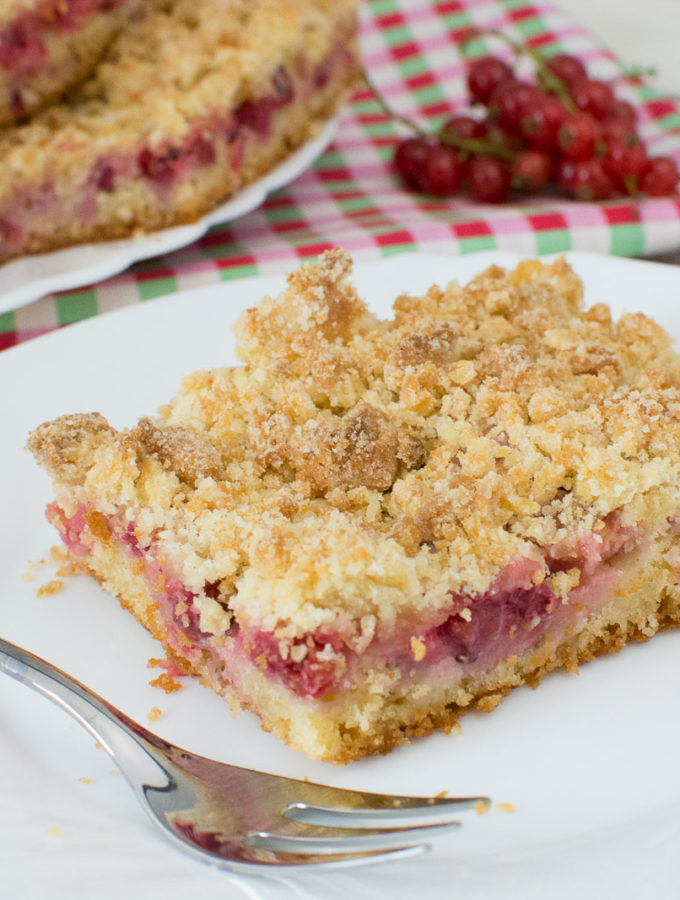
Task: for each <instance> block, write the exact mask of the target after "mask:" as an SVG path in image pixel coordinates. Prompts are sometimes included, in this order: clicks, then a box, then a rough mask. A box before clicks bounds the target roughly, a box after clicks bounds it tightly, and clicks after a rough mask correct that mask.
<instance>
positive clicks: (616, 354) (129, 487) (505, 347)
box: [29, 250, 680, 707]
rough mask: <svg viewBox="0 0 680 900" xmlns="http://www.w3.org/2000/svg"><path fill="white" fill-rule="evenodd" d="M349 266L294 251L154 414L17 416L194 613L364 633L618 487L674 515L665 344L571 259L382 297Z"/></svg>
mask: <svg viewBox="0 0 680 900" xmlns="http://www.w3.org/2000/svg"><path fill="white" fill-rule="evenodd" d="M350 272H351V262H350V260H349V258H348V256H347V255H346V254H344V253H343V252H341V251H340V250H334V251H331V252H329V253H325V254H323V255H322V256H321V257H320V259H319V261H318V263H316V264H311V263H309V264H305V265H303V266H301V267H300V268H299V269H298V270H297V272H295V273H294V274H292V275H291V276H289V278H288V285H287V288H286V290H285V291H284V293H283V294H282V295H281V296H279V297H276V298H271V297H267V298H265V299H264V300H263V301H262V302H261V303H260V304H259V306H257V307H256V308H254V309H250V310H248V311H247V312H244V313H243V314H242V315H241V316H240V318H239V320H238V322H237V324H236V327H235V331H236V335H237V341H238V343H237V354H238V356H239V358H240V359H241V360H242V361H243V363H244V365H242V366H236V367H234V368H222V369H214V370H211V371H199V372H196V373H194V374H192V375H190V376H188V377H187V378H186V379H185V380H184V383H183V385H182V388H181V390H180V392H179V393H178V395H177V396H176V398H175V399H174V400H173V401H172V403H170V404H169V405H168V406H166V407H164V408H163V409H162V410H161V413H160V417H159V418H158V419H157V420H155V421H153V422H152V421H150V420H148V419H143V420H141V422H140V423H139V425H138V426H137V427H136V428H133V429H132V430H130V431H128V432H116V431H114V430H113V429H111V428H109V427H108V425H107V423H106V421H105V420H104V419H103V418H102V417H101V416H99V415H98V414H92V415H91V416H80V417H77V416H76V417H73V416H69V417H65V418H64V419H61V420H57V422H56V423H50V424H46V425H43V426H40V428H38V429H37V430H36V431H35V432H34V433H33V435H32V436H31V439H30V441H29V446H30V448H31V449H32V450H33V451H34V453H35V454H36V456H37V457H38V459H39V460H40V461H41V462H42V463H43V464H44V465H45V466H46V467H47V468H48V469H49V470H50V471H51V472H52V474H53V475H55V476H56V478H57V482H59V481H64V482H65V483H66V487H65V488H64V491H63V492H64V493H65V494H68V501H67V503H68V504H70V508H73V502H74V498H77V497H82V498H83V500H84V502H86V503H87V504H88V505H89V506H94V507H96V508H98V509H100V510H101V511H102V512H103V513H104V514H106V515H110V514H111V513H113V512H115V511H116V510H119V509H121V507H123V508H124V509H125V510H126V513H125V514H126V516H127V517H128V520H130V521H134V523H135V534H136V535H137V536H138V538H139V539H140V540H142V541H143V540H144V539H145V537H147V538H148V537H150V536H151V535H155V536H156V539H157V540H158V541H159V547H160V552H161V554H162V555H163V557H164V558H168V559H170V560H171V566H172V568H173V569H174V570H175V571H177V572H178V573H179V574H180V576H181V577H182V578H183V580H184V583H185V584H186V586H187V587H188V589H189V590H191V591H195V592H196V594H197V599H196V604H197V606H198V608H199V609H200V612H201V628H202V629H203V630H205V631H208V632H209V633H212V634H222V633H224V632H225V630H226V629H227V628H228V627H229V623H230V622H231V621H232V616H235V617H236V618H237V619H238V620H239V621H241V622H242V623H245V624H257V625H258V626H260V627H263V628H265V629H266V630H269V631H274V630H276V634H277V636H278V637H279V638H280V640H281V641H282V647H283V646H284V643H285V641H288V642H290V641H291V640H292V639H294V638H295V637H296V636H299V635H302V634H306V633H309V632H310V631H314V629H315V628H319V627H324V628H326V627H328V626H329V625H330V624H331V623H335V624H336V625H337V626H338V627H341V628H342V629H343V633H344V634H345V638H346V640H348V641H350V642H351V641H359V642H360V641H361V640H363V637H362V635H363V631H362V630H361V629H362V628H363V626H361V628H360V626H359V624H358V623H360V622H364V623H372V624H370V627H371V628H373V629H375V627H376V623H379V624H380V625H381V626H385V627H387V628H388V629H389V628H390V627H392V626H393V625H394V624H395V623H396V622H397V621H398V620H399V618H400V616H402V615H404V614H409V612H410V613H411V614H412V612H413V607H414V603H415V599H414V598H419V599H418V601H417V602H418V604H419V610H418V615H420V616H431V615H433V614H434V613H435V612H436V610H437V609H441V608H444V607H446V606H447V605H448V604H450V598H451V593H452V592H453V593H455V592H468V593H474V592H479V591H484V590H486V589H487V588H488V587H489V584H490V583H491V582H492V581H493V579H494V578H495V577H496V575H497V574H498V572H499V571H500V570H501V569H502V568H503V567H504V566H505V565H507V564H508V563H510V562H511V561H512V560H514V559H516V558H518V557H524V558H529V559H533V560H536V562H537V563H538V565H539V567H540V568H541V572H540V573H539V574H540V576H541V578H543V577H545V563H544V556H545V551H546V548H548V547H550V546H552V545H554V544H557V543H559V542H561V541H564V542H566V543H567V544H569V543H571V544H572V545H573V544H575V542H577V541H578V540H580V539H582V538H585V537H587V536H589V535H591V534H592V533H594V532H595V533H597V532H598V529H600V528H601V527H602V523H603V521H604V520H605V519H606V518H607V516H609V515H610V514H611V513H612V512H614V511H620V515H621V516H622V524H623V525H624V526H625V525H626V524H630V523H633V524H637V523H640V522H657V521H662V520H663V521H665V517H666V516H670V515H675V513H676V511H677V509H678V508H680V496H679V490H680V489H679V485H680V363H679V361H678V358H677V357H676V355H675V354H674V352H673V351H672V349H671V344H670V339H669V337H668V336H667V335H666V333H665V332H664V331H663V330H662V329H661V328H660V327H659V326H657V325H655V324H654V323H653V322H651V321H650V320H649V319H647V318H646V317H645V316H643V315H642V314H640V313H634V314H628V315H624V316H622V317H621V319H620V320H619V321H618V322H613V321H612V318H611V315H610V313H609V310H608V309H607V307H606V306H604V305H603V304H601V303H598V304H596V305H595V306H593V307H591V308H590V309H589V310H584V307H583V300H582V286H581V283H580V281H579V279H578V278H577V277H576V275H575V274H574V273H573V272H572V270H571V269H570V267H569V266H568V264H567V263H566V262H565V261H564V260H559V261H557V262H555V263H552V264H549V265H545V264H542V263H540V262H538V261H533V260H528V261H524V262H522V263H520V264H519V265H518V266H517V267H516V268H515V269H514V270H513V271H510V272H506V271H505V270H504V269H501V268H499V267H497V266H494V267H491V268H489V269H487V270H486V271H485V272H483V273H481V274H480V275H479V276H478V277H476V278H474V279H473V280H472V281H471V282H470V283H469V284H468V285H467V286H465V287H461V286H460V285H458V284H457V283H456V282H451V283H450V284H448V285H446V286H443V287H436V286H434V287H431V288H430V289H429V290H428V291H427V293H426V294H425V296H423V297H412V296H409V295H403V296H401V297H399V298H398V299H397V300H396V302H395V305H394V309H395V314H394V318H393V319H392V320H390V321H379V320H378V319H377V318H376V317H375V316H374V315H373V314H372V313H371V312H370V311H369V310H368V309H367V307H366V305H365V304H364V302H363V301H362V300H361V299H360V298H359V297H358V295H357V293H356V291H355V289H354V287H353V285H352V283H351V281H350V278H349V276H350ZM592 299H595V300H599V299H600V298H597V297H595V298H592ZM57 486H58V489H59V484H58V485H57ZM576 583H577V573H576V572H574V571H573V570H570V571H569V572H566V573H563V574H558V575H557V576H555V577H554V578H553V582H551V585H552V587H553V589H555V590H557V592H558V593H559V594H560V595H562V594H564V593H565V592H566V591H567V590H568V589H569V588H571V587H573V586H574V585H575V584H576ZM206 584H212V585H216V586H218V590H219V596H218V600H215V599H213V597H208V596H205V595H204V593H203V588H204V586H205V585H206ZM465 612H466V610H463V612H462V613H461V615H464V614H465ZM468 614H469V610H468ZM348 620H349V621H350V622H352V623H353V624H349V625H348ZM366 627H369V625H366ZM296 652H297V651H296ZM415 652H419V650H418V646H417V645H416V650H415ZM495 702H496V699H495V697H494V698H492V699H487V700H486V701H485V703H486V705H487V707H488V706H490V705H491V704H492V703H495Z"/></svg>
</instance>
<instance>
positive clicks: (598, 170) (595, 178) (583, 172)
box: [570, 159, 614, 202]
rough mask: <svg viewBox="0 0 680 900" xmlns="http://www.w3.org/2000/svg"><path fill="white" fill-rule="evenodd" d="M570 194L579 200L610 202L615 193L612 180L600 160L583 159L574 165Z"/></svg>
mask: <svg viewBox="0 0 680 900" xmlns="http://www.w3.org/2000/svg"><path fill="white" fill-rule="evenodd" d="M570 187H571V190H570V193H571V194H572V195H573V196H574V197H576V198H577V199H578V200H587V201H589V202H590V201H593V200H608V199H609V198H610V197H611V196H612V194H613V193H614V185H613V184H612V182H611V178H610V177H609V175H607V173H606V172H605V170H604V167H603V165H602V163H601V161H600V160H599V159H583V160H580V161H579V162H576V163H574V171H573V172H572V174H571V185H570Z"/></svg>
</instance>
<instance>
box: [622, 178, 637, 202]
mask: <svg viewBox="0 0 680 900" xmlns="http://www.w3.org/2000/svg"><path fill="white" fill-rule="evenodd" d="M623 183H624V185H625V187H626V192H627V193H628V194H630V196H631V197H634V196H635V195H636V194H637V193H638V179H637V175H625V176H624V178H623Z"/></svg>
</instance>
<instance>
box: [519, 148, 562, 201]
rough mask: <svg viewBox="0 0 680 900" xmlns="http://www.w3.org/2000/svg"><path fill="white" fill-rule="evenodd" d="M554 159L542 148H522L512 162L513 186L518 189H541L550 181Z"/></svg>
mask: <svg viewBox="0 0 680 900" xmlns="http://www.w3.org/2000/svg"><path fill="white" fill-rule="evenodd" d="M551 171H552V159H551V158H550V156H549V155H548V154H547V153H543V152H542V151H540V150H522V151H521V152H520V153H518V154H517V156H516V157H515V158H514V159H513V161H512V164H511V174H512V186H513V187H514V188H516V189H517V190H518V191H540V190H541V188H543V187H545V186H546V184H547V183H548V182H549V181H550V174H551Z"/></svg>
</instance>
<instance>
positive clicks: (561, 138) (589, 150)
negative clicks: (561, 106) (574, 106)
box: [558, 113, 600, 161]
mask: <svg viewBox="0 0 680 900" xmlns="http://www.w3.org/2000/svg"><path fill="white" fill-rule="evenodd" d="M599 136H600V132H599V130H598V128H597V123H596V122H595V120H594V119H592V118H591V117H590V116H588V115H586V114H585V113H576V114H574V115H573V116H567V118H566V119H565V120H564V122H563V123H562V126H561V128H560V130H559V135H558V143H559V148H560V150H561V151H562V153H563V155H564V156H566V158H567V159H571V160H573V161H577V160H582V159H589V158H590V157H591V156H592V155H593V154H594V153H595V144H596V141H597V140H598V138H599Z"/></svg>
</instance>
